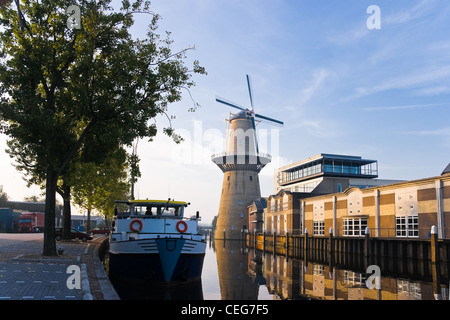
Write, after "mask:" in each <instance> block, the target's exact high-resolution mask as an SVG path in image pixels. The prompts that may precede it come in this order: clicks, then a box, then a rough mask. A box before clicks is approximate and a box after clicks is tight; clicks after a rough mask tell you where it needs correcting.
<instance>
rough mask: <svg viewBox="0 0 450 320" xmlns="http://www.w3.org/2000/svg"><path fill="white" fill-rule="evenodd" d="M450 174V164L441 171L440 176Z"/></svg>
mask: <svg viewBox="0 0 450 320" xmlns="http://www.w3.org/2000/svg"><path fill="white" fill-rule="evenodd" d="M447 173H450V163H449V164H448V165H447V167H446V168H445V169H444V171H442V173H441V175H443V174H447Z"/></svg>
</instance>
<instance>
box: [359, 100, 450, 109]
mask: <svg viewBox="0 0 450 320" xmlns="http://www.w3.org/2000/svg"><path fill="white" fill-rule="evenodd" d="M442 106H450V102H449V103H429V104H409V105H401V106H382V107H368V108H360V110H365V111H383V110H407V109H424V108H434V107H442Z"/></svg>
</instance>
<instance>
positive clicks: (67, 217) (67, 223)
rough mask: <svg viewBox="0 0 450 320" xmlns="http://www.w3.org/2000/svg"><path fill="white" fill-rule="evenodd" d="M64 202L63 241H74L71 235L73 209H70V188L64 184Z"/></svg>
mask: <svg viewBox="0 0 450 320" xmlns="http://www.w3.org/2000/svg"><path fill="white" fill-rule="evenodd" d="M62 188H63V200H64V211H63V234H62V238H63V240H72V234H71V230H70V229H71V227H72V225H71V208H70V186H68V185H66V183H65V182H64V184H63V187H62Z"/></svg>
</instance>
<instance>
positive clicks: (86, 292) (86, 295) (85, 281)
mask: <svg viewBox="0 0 450 320" xmlns="http://www.w3.org/2000/svg"><path fill="white" fill-rule="evenodd" d="M81 292H82V293H83V300H94V298H93V297H92V293H91V286H90V285H89V278H88V273H87V268H86V263H82V264H81Z"/></svg>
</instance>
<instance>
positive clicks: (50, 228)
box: [42, 166, 57, 256]
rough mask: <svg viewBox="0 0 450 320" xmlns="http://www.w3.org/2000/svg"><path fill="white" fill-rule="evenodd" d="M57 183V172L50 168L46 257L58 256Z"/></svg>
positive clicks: (45, 244)
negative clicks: (56, 234) (56, 233)
mask: <svg viewBox="0 0 450 320" xmlns="http://www.w3.org/2000/svg"><path fill="white" fill-rule="evenodd" d="M56 182H57V176H56V172H55V170H54V169H53V168H52V167H51V166H49V167H48V168H47V177H46V187H45V220H44V248H43V251H42V254H43V255H44V256H56V255H57V253H56V241H55V210H56Z"/></svg>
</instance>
